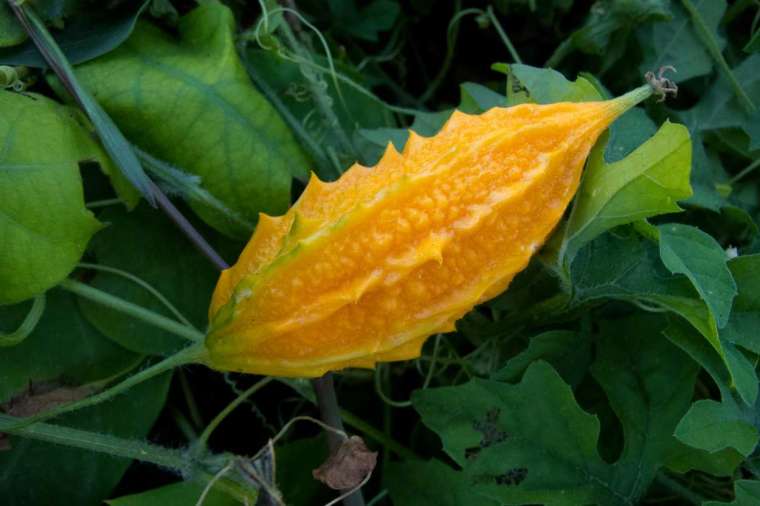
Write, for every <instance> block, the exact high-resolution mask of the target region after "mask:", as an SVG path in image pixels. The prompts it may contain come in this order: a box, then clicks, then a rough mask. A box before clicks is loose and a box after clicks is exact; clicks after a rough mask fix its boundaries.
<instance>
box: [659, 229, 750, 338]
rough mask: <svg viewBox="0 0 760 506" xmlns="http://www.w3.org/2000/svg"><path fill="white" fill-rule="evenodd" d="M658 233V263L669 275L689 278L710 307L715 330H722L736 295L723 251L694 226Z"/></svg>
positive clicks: (715, 242) (709, 236)
mask: <svg viewBox="0 0 760 506" xmlns="http://www.w3.org/2000/svg"><path fill="white" fill-rule="evenodd" d="M658 230H659V233H660V258H661V259H662V263H664V264H665V267H667V268H668V270H669V271H670V272H672V273H673V274H683V275H685V276H686V277H688V278H689V280H690V281H691V283H692V284H693V285H694V288H696V289H697V291H698V292H699V295H700V296H701V297H702V300H704V301H705V303H706V304H707V307H709V308H710V312H712V315H713V317H715V322H716V324H717V325H718V328H723V327H724V326H725V325H726V323H727V322H728V317H729V315H730V314H731V305H732V303H733V300H734V297H735V296H736V293H737V292H736V283H735V282H734V278H733V277H732V276H731V271H729V270H728V266H727V265H726V262H727V261H728V257H727V256H726V252H725V251H723V248H721V246H720V244H718V241H716V240H715V239H713V237H712V236H711V235H709V234H706V233H704V232H702V231H701V230H699V229H698V228H696V227H692V226H689V225H681V224H678V223H668V224H666V225H660V226H659V227H658Z"/></svg>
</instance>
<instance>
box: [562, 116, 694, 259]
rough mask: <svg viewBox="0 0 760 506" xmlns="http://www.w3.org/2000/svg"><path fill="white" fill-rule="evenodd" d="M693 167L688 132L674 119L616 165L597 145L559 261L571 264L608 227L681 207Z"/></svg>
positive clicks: (573, 211) (564, 239)
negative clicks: (674, 121) (603, 154)
mask: <svg viewBox="0 0 760 506" xmlns="http://www.w3.org/2000/svg"><path fill="white" fill-rule="evenodd" d="M690 168H691V142H690V140H689V132H688V131H687V130H686V128H684V127H683V126H682V125H677V124H673V123H669V122H666V123H665V124H664V125H663V126H662V127H660V129H659V130H658V131H657V133H656V134H655V135H654V137H652V138H651V139H649V140H648V141H647V142H645V143H644V144H642V145H641V146H639V147H638V148H637V149H636V150H634V151H633V152H632V153H631V154H630V155H628V156H627V157H625V158H623V159H622V160H620V161H617V162H615V163H611V164H607V163H604V160H603V159H602V148H601V147H596V148H595V149H594V150H593V151H592V153H591V155H590V156H589V161H588V163H587V167H586V172H585V175H584V177H583V182H582V183H581V187H580V189H579V190H578V194H577V196H576V201H575V204H574V206H573V210H572V212H571V214H570V218H569V220H568V223H567V226H566V228H565V229H564V237H563V239H562V246H561V249H560V253H559V261H560V265H564V266H569V265H570V264H571V263H572V260H573V258H574V257H575V255H576V254H577V252H578V250H580V248H581V247H582V246H583V245H585V244H587V243H588V242H590V241H591V240H592V239H594V238H595V237H598V236H599V234H601V233H602V232H604V231H606V230H609V229H611V228H613V227H616V226H618V225H623V224H626V223H632V222H634V221H637V220H641V219H645V218H648V217H651V216H657V215H660V214H666V213H672V212H677V211H680V210H681V208H680V207H679V206H678V204H677V203H676V202H677V201H678V200H681V199H685V198H687V197H689V196H690V195H691V188H690V186H689V170H690ZM565 268H567V267H565Z"/></svg>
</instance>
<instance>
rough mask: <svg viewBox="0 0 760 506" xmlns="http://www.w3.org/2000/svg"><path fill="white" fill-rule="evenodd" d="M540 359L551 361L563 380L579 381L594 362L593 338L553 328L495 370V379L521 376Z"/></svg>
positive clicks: (535, 338) (510, 379)
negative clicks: (592, 361) (592, 354)
mask: <svg viewBox="0 0 760 506" xmlns="http://www.w3.org/2000/svg"><path fill="white" fill-rule="evenodd" d="M536 360H545V361H546V362H549V363H550V364H551V365H552V366H553V367H554V368H555V369H556V370H557V372H558V373H559V375H560V376H561V377H562V379H563V380H565V381H566V382H567V383H569V384H570V385H572V386H576V385H578V384H579V383H580V382H581V380H582V379H583V377H584V376H585V375H586V372H587V370H588V366H589V365H590V364H591V342H590V340H589V339H588V336H583V335H581V334H580V333H578V332H573V331H570V330H550V331H547V332H544V333H541V334H539V335H537V336H534V337H531V338H530V341H528V347H527V348H526V349H525V350H523V351H522V352H520V353H519V354H517V355H515V356H514V357H513V358H511V359H510V360H509V361H508V362H507V363H506V365H504V367H502V368H501V369H499V370H498V371H496V372H494V373H493V374H492V375H491V379H495V380H500V381H509V382H514V381H517V380H519V379H520V378H521V377H522V375H523V373H524V372H525V370H526V369H527V368H528V367H530V364H531V363H533V362H535V361H536Z"/></svg>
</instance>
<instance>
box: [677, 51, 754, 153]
mask: <svg viewBox="0 0 760 506" xmlns="http://www.w3.org/2000/svg"><path fill="white" fill-rule="evenodd" d="M758 65H760V54H753V55H751V56H749V57H747V58H746V59H745V60H744V61H743V62H741V63H740V64H739V65H738V66H737V67H736V68H734V69H733V73H734V76H735V77H736V80H737V82H738V84H739V85H740V86H741V87H742V89H743V90H744V91H745V92H746V94H747V95H748V96H749V97H750V99H752V101H753V102H757V103H760V73H758V72H757V68H758ZM683 118H684V120H685V121H684V122H685V123H686V124H687V125H689V129H690V130H691V131H692V132H706V131H711V130H718V129H723V128H741V129H742V130H744V131H745V132H746V133H747V135H749V137H750V145H749V149H750V150H755V149H758V148H760V111H759V110H756V111H755V112H754V113H752V114H750V113H748V112H747V111H746V110H745V108H744V107H743V106H742V104H741V103H740V102H739V100H738V99H737V98H736V95H735V94H734V92H733V91H732V89H731V86H730V85H729V84H728V82H727V81H726V79H725V77H722V76H721V78H720V79H719V80H718V81H717V82H716V83H715V84H713V85H712V86H711V87H710V89H709V90H708V91H707V93H705V94H704V96H703V97H702V99H701V100H700V101H699V102H698V103H697V105H695V106H694V107H692V108H691V109H689V110H688V111H686V112H684V113H683Z"/></svg>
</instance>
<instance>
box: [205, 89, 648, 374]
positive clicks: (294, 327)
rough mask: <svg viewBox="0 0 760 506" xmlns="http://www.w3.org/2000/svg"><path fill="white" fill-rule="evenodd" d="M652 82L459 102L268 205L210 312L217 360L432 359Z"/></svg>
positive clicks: (555, 217)
mask: <svg viewBox="0 0 760 506" xmlns="http://www.w3.org/2000/svg"><path fill="white" fill-rule="evenodd" d="M650 94H651V88H649V87H648V86H645V87H642V88H638V89H637V90H634V91H632V92H630V93H628V94H626V95H624V96H622V97H620V98H617V99H614V100H609V101H600V102H586V103H557V104H551V105H536V104H523V105H518V106H514V107H509V108H494V109H491V110H490V111H488V112H486V113H483V114H481V115H477V116H476V115H468V114H464V113H462V112H455V113H454V114H453V115H452V116H451V118H450V119H449V120H448V122H447V123H446V124H445V125H444V126H443V128H442V129H441V131H440V132H439V133H438V134H436V135H435V136H433V137H429V138H425V137H421V136H419V135H416V134H414V133H413V132H412V133H410V137H409V140H408V141H407V144H406V146H405V148H404V150H403V152H402V153H399V152H397V151H396V150H395V149H394V148H393V146H392V145H389V146H388V148H387V149H386V151H385V154H384V156H383V157H382V159H381V160H380V162H379V163H378V164H377V166H376V167H374V168H372V169H370V168H366V167H362V166H360V165H354V166H353V167H352V168H351V169H349V170H348V171H347V172H346V173H345V174H343V176H342V177H341V178H340V179H338V180H337V181H335V182H333V183H325V182H322V181H320V180H319V179H317V178H316V177H315V176H312V178H311V181H310V182H309V184H308V186H307V187H306V189H305V191H304V193H303V194H302V195H301V197H300V199H299V200H298V201H297V202H296V203H295V204H294V205H293V206H292V207H291V209H290V210H289V211H288V212H287V213H286V214H285V215H283V216H280V217H270V216H266V215H262V216H261V217H260V220H259V224H258V227H257V229H256V231H255V233H254V235H253V237H252V238H251V240H250V242H249V243H248V245H247V246H246V248H245V249H244V251H243V253H242V254H241V255H240V258H239V260H238V262H237V264H236V265H235V266H233V267H232V268H230V269H228V270H226V271H224V273H223V274H222V276H221V277H220V279H219V283H218V285H217V287H216V290H215V292H214V296H213V299H212V303H211V308H210V320H211V327H210V332H209V335H208V338H207V348H208V351H209V354H208V362H209V364H210V365H211V366H212V367H214V368H216V369H222V370H234V371H242V372H250V373H259V374H269V375H279V376H319V375H321V374H324V373H325V372H327V371H329V370H336V369H341V368H344V367H372V366H373V365H374V364H375V363H376V362H378V361H390V360H403V359H409V358H414V357H416V356H419V353H420V348H421V346H422V344H423V342H424V341H425V339H426V338H427V337H428V336H430V335H431V334H434V333H438V332H446V331H450V330H453V329H454V322H455V321H456V320H457V319H459V318H461V317H462V316H463V315H464V314H465V313H466V312H467V311H469V310H470V309H471V308H472V307H473V306H474V305H476V304H478V303H480V302H482V301H484V300H487V299H489V298H491V297H493V296H495V295H497V294H498V293H500V292H501V291H503V290H504V289H505V288H506V287H507V285H508V284H509V282H510V281H511V280H512V278H513V277H514V276H515V274H517V273H518V272H520V271H521V270H522V269H524V268H525V267H526V266H527V264H528V261H529V260H530V257H531V256H532V255H533V253H535V252H536V251H537V250H538V248H539V247H540V246H541V245H542V244H543V242H544V241H545V240H546V238H547V236H548V235H549V234H550V233H551V231H552V230H553V228H554V227H555V226H556V224H557V223H558V222H559V220H560V218H561V217H562V214H563V213H564V211H565V209H566V207H567V205H568V204H569V202H570V200H571V199H572V197H573V195H574V194H575V191H576V190H577V188H578V184H579V180H580V175H581V170H582V167H583V164H584V161H585V159H586V157H587V156H588V153H589V151H590V149H591V147H592V146H593V145H594V143H595V142H596V140H597V138H598V136H599V135H600V134H601V133H602V132H603V131H604V129H606V128H607V126H608V125H609V124H610V123H611V122H612V121H613V120H614V119H615V118H616V117H617V116H619V115H620V114H621V113H622V112H624V111H625V110H627V109H629V108H630V107H632V106H633V105H635V104H636V103H638V102H639V101H641V100H643V99H644V98H646V97H647V96H649V95H650Z"/></svg>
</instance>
